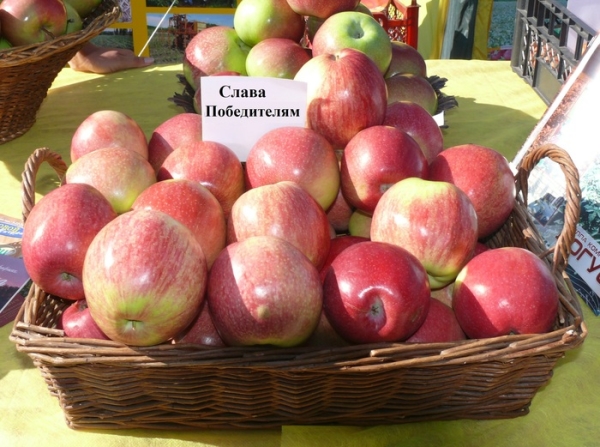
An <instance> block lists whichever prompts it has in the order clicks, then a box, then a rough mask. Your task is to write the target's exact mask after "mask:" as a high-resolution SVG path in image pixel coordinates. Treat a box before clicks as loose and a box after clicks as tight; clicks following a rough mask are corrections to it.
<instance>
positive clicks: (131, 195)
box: [65, 147, 156, 214]
mask: <svg viewBox="0 0 600 447" xmlns="http://www.w3.org/2000/svg"><path fill="white" fill-rule="evenodd" d="M65 179H66V182H67V183H87V184H89V185H92V186H93V187H94V188H96V189H97V190H98V191H100V192H101V193H102V194H103V195H104V197H106V198H107V199H108V201H109V202H110V204H111V205H112V207H113V208H114V210H115V211H116V212H117V213H118V214H122V213H125V212H126V211H129V210H130V209H131V205H132V204H133V202H134V201H135V199H136V198H137V196H139V195H140V193H141V192H142V191H144V190H145V189H146V188H148V187H149V186H150V185H153V184H154V183H156V174H155V172H154V169H152V166H151V165H150V163H148V160H146V159H145V158H144V157H142V156H141V155H140V154H139V153H137V152H134V151H132V150H130V149H125V148H123V147H105V148H102V149H96V150H95V151H93V152H88V153H87V154H85V155H83V156H82V157H80V158H78V159H77V161H76V162H74V163H73V164H71V165H70V166H69V168H68V169H67V173H66V175H65Z"/></svg>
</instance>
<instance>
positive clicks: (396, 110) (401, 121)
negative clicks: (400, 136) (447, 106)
mask: <svg viewBox="0 0 600 447" xmlns="http://www.w3.org/2000/svg"><path fill="white" fill-rule="evenodd" d="M383 125H385V126H394V127H395V128H397V129H398V130H402V131H404V132H406V133H407V134H409V135H410V136H411V137H412V138H413V139H414V140H415V141H416V142H417V143H418V144H419V147H420V148H421V150H422V151H423V154H424V155H425V158H426V159H427V163H431V162H432V161H433V159H434V158H435V156H436V155H437V154H439V153H440V152H442V151H443V150H444V135H443V134H442V130H441V129H440V127H439V126H438V124H437V123H436V121H435V119H434V118H433V116H432V115H431V114H430V113H429V112H428V111H427V110H425V109H424V108H423V106H421V105H419V104H417V103H416V102H411V101H395V102H392V103H391V104H389V105H388V107H387V110H386V113H385V118H384V120H383Z"/></svg>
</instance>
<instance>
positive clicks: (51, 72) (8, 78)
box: [0, 0, 120, 144]
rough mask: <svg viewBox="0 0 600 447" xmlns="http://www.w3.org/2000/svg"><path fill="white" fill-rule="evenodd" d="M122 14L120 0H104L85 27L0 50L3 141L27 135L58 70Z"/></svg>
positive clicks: (0, 133) (0, 126)
mask: <svg viewBox="0 0 600 447" xmlns="http://www.w3.org/2000/svg"><path fill="white" fill-rule="evenodd" d="M119 14H120V9H119V6H118V2H117V0H104V1H103V2H102V3H101V4H100V6H99V7H98V8H97V9H96V10H95V11H94V12H93V14H92V15H91V16H90V18H89V19H86V23H85V24H84V28H83V29H82V30H81V31H78V32H76V33H70V34H67V35H64V36H59V37H57V38H56V39H54V40H52V41H48V42H44V43H40V44H34V45H23V46H19V47H14V48H11V49H9V50H5V51H0V144H3V143H6V142H8V141H11V140H13V139H15V138H17V137H19V136H21V135H23V134H24V133H25V132H27V131H28V130H29V129H30V128H31V126H33V124H34V123H35V119H36V115H37V111H38V110H39V108H40V106H41V104H42V102H43V101H44V98H45V97H46V95H47V94H48V89H49V88H50V86H51V85H52V82H54V79H56V76H57V75H58V73H59V72H60V71H61V70H62V69H63V68H64V67H65V66H66V64H67V62H68V61H69V60H70V59H71V58H72V57H73V56H74V55H75V53H77V52H78V51H79V50H80V49H81V48H82V47H83V46H84V45H85V44H86V43H87V42H88V41H90V40H91V39H92V38H93V37H95V36H97V35H98V34H100V33H101V32H102V31H103V30H104V29H105V28H106V27H108V26H109V25H111V24H112V23H114V22H115V21H116V20H117V19H118V18H119Z"/></svg>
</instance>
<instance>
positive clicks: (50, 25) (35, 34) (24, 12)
mask: <svg viewBox="0 0 600 447" xmlns="http://www.w3.org/2000/svg"><path fill="white" fill-rule="evenodd" d="M0 26H1V27H2V35H3V37H5V38H6V39H7V40H8V41H9V42H10V43H11V45H13V46H19V45H29V44H34V43H40V42H46V41H50V40H53V39H55V38H56V37H58V36H61V35H63V34H64V33H65V31H66V29H67V9H66V8H65V5H64V3H63V2H62V0H44V1H36V0H2V2H0Z"/></svg>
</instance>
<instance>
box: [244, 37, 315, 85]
mask: <svg viewBox="0 0 600 447" xmlns="http://www.w3.org/2000/svg"><path fill="white" fill-rule="evenodd" d="M310 58H311V54H310V52H309V51H308V50H307V49H306V48H303V47H302V46H301V45H300V44H299V43H298V42H297V41H295V40H292V39H285V38H283V37H270V38H268V39H264V40H262V41H260V42H259V43H257V44H256V45H254V46H253V47H252V49H251V50H250V52H249V53H248V57H247V58H246V72H247V73H248V76H262V77H271V78H282V79H294V76H296V73H297V72H298V70H300V68H301V67H302V66H303V65H304V64H305V63H306V62H307V61H308V60H309V59H310Z"/></svg>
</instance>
